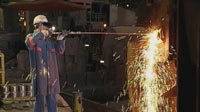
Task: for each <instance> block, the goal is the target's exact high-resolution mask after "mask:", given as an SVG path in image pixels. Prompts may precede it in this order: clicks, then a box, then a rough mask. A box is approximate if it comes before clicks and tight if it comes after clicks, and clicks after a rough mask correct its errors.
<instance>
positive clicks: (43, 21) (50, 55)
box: [25, 15, 68, 112]
mask: <svg viewBox="0 0 200 112" xmlns="http://www.w3.org/2000/svg"><path fill="white" fill-rule="evenodd" d="M33 25H34V28H35V29H34V32H33V33H31V34H28V35H27V36H26V40H25V44H26V45H27V48H28V50H29V56H30V63H31V72H30V74H31V76H32V83H33V95H34V96H35V99H36V100H35V105H34V112H44V108H45V104H46V106H47V109H48V112H57V102H56V94H59V92H60V84H59V74H58V66H57V60H56V59H57V58H56V56H57V54H60V55H62V54H63V53H64V50H65V40H64V37H66V36H67V35H68V33H67V31H62V33H61V34H60V35H58V36H57V37H56V38H52V37H51V36H50V31H49V28H50V26H51V24H50V23H49V22H48V20H47V18H46V16H44V15H37V16H36V17H35V18H34V20H33Z"/></svg>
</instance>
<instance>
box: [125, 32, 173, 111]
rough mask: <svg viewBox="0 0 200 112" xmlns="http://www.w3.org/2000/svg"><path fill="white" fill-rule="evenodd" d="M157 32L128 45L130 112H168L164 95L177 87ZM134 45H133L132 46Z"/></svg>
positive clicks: (168, 108)
mask: <svg viewBox="0 0 200 112" xmlns="http://www.w3.org/2000/svg"><path fill="white" fill-rule="evenodd" d="M159 33H160V30H155V31H153V32H151V33H149V34H148V35H147V36H145V37H143V38H140V39H137V40H134V41H137V42H132V43H129V53H128V63H127V64H128V70H127V71H128V90H129V100H130V105H131V107H130V108H131V109H132V112H171V111H170V110H171V109H170V107H169V104H168V100H167V99H164V98H163V97H162V95H163V93H165V92H166V91H168V90H169V89H170V88H172V87H173V86H174V85H175V83H176V78H175V75H174V74H173V73H172V72H171V69H170V66H169V63H168V61H163V59H166V57H164V56H165V51H164V50H165V49H164V46H165V45H164V42H163V41H162V39H161V37H159V36H160V35H159ZM133 43H134V44H133Z"/></svg>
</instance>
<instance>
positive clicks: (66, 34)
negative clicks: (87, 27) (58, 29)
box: [57, 30, 69, 40]
mask: <svg viewBox="0 0 200 112" xmlns="http://www.w3.org/2000/svg"><path fill="white" fill-rule="evenodd" d="M68 34H69V32H68V31H67V30H63V31H62V33H61V34H60V35H58V36H57V40H63V39H64V38H65V37H66V36H68Z"/></svg>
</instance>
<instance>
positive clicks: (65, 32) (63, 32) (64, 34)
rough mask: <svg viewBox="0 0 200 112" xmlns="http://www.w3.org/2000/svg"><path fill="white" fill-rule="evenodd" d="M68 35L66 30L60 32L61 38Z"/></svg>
mask: <svg viewBox="0 0 200 112" xmlns="http://www.w3.org/2000/svg"><path fill="white" fill-rule="evenodd" d="M68 34H69V32H68V31H67V30H62V33H61V35H62V36H63V37H66V36H68Z"/></svg>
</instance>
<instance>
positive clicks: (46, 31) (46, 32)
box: [41, 30, 49, 37]
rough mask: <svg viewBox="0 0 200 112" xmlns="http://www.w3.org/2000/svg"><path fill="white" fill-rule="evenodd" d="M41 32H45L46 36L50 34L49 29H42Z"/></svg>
mask: <svg viewBox="0 0 200 112" xmlns="http://www.w3.org/2000/svg"><path fill="white" fill-rule="evenodd" d="M41 32H42V33H43V35H44V37H47V36H48V35H49V31H48V30H41Z"/></svg>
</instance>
